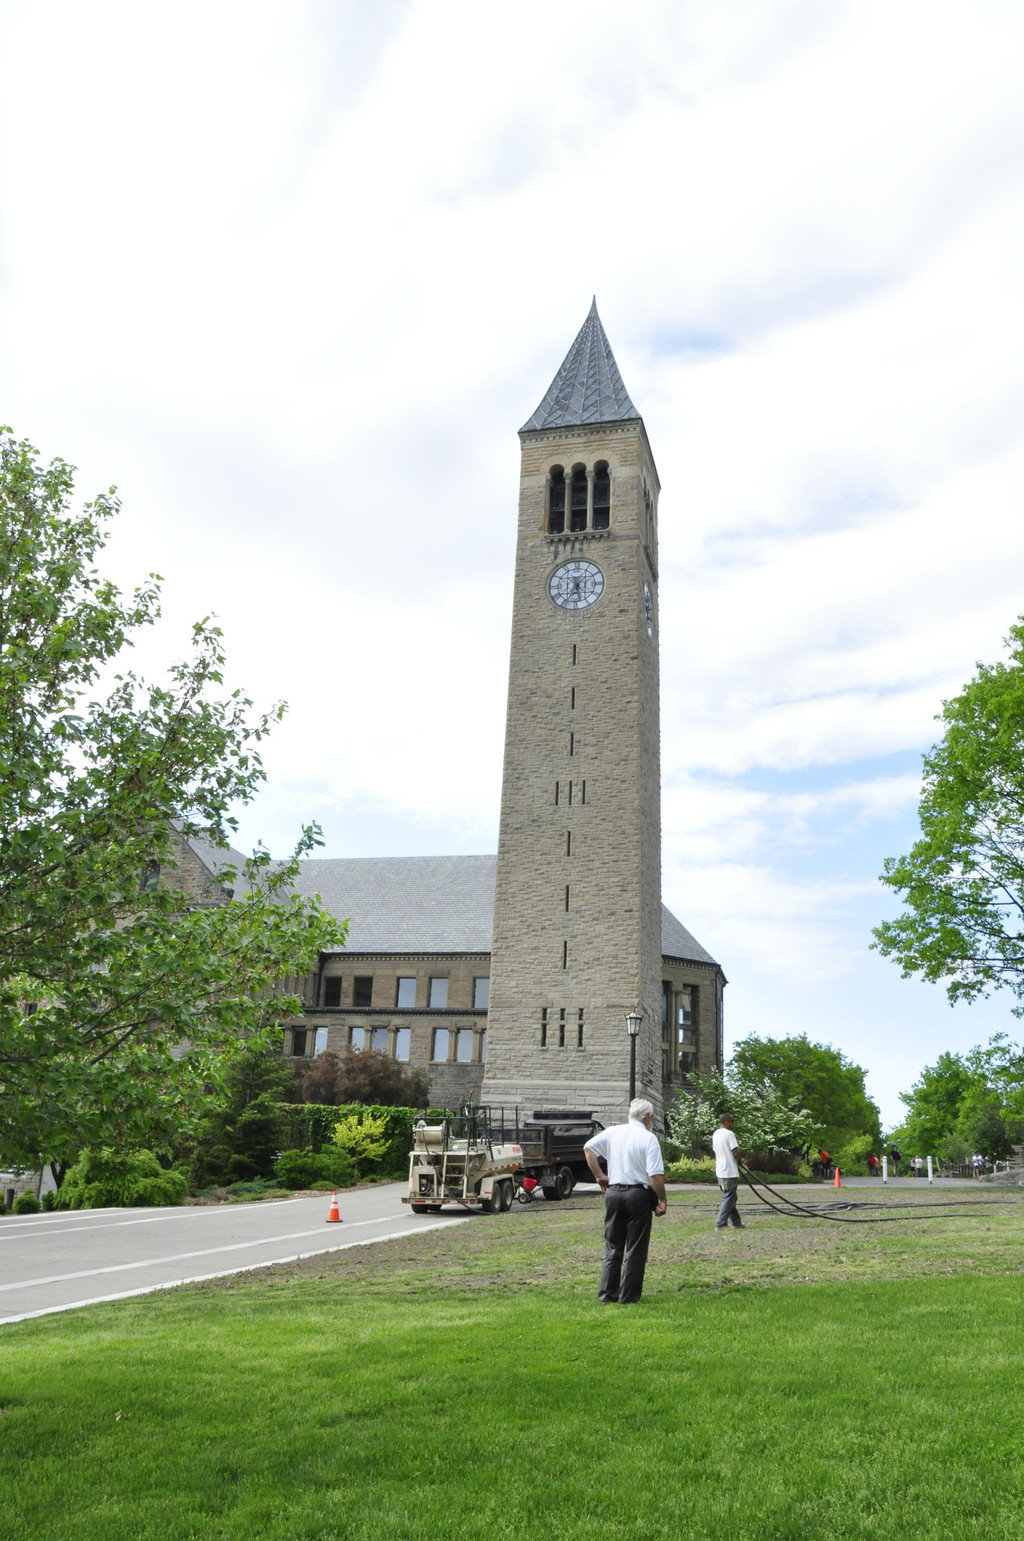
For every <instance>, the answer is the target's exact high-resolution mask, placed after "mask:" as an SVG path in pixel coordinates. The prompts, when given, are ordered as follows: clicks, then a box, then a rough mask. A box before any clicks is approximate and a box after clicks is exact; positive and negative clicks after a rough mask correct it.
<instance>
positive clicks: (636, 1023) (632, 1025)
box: [626, 1011, 644, 1038]
mask: <svg viewBox="0 0 1024 1541" xmlns="http://www.w3.org/2000/svg"><path fill="white" fill-rule="evenodd" d="M643 1019H644V1015H643V1012H642V1011H630V1012H627V1014H626V1031H627V1032H628V1034H629V1036H630V1037H631V1038H638V1037H639V1036H640V1023H641V1022H642V1021H643Z"/></svg>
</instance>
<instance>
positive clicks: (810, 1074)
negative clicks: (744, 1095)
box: [729, 1033, 882, 1150]
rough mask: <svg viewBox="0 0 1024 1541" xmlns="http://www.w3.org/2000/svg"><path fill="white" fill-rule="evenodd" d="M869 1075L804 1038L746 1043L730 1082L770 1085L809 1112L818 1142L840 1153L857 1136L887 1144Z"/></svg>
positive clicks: (738, 1049) (731, 1067) (732, 1067)
mask: <svg viewBox="0 0 1024 1541" xmlns="http://www.w3.org/2000/svg"><path fill="white" fill-rule="evenodd" d="M864 1076H865V1071H864V1070H863V1069H862V1067H861V1066H860V1065H855V1064H854V1063H853V1062H852V1061H851V1060H848V1059H847V1058H846V1056H845V1055H844V1054H841V1053H840V1052H839V1050H838V1049H833V1048H832V1047H831V1046H830V1045H828V1044H823V1043H811V1042H810V1040H809V1039H808V1037H807V1035H806V1033H804V1034H801V1035H800V1037H798V1038H756V1037H754V1036H751V1037H749V1038H744V1039H743V1040H742V1041H741V1042H740V1043H738V1044H736V1046H735V1048H734V1049H733V1053H732V1058H731V1060H730V1062H729V1078H730V1082H731V1083H734V1084H735V1085H737V1086H743V1085H747V1084H755V1085H756V1084H760V1083H764V1082H766V1083H767V1084H768V1085H769V1086H773V1087H774V1088H775V1090H776V1092H777V1093H778V1095H779V1096H780V1097H781V1098H782V1099H783V1100H784V1101H785V1102H789V1103H796V1104H797V1105H798V1106H799V1107H802V1108H806V1109H807V1110H808V1112H809V1113H810V1114H811V1117H812V1119H813V1122H814V1125H815V1138H817V1139H819V1140H823V1141H824V1143H825V1144H826V1145H827V1146H828V1147H829V1149H830V1150H836V1149H838V1148H839V1147H840V1146H841V1145H844V1144H846V1143H847V1141H848V1140H851V1139H853V1138H854V1137H855V1136H857V1135H861V1134H870V1135H871V1137H872V1139H873V1140H875V1141H878V1140H880V1139H881V1136H882V1130H881V1121H880V1115H879V1111H878V1106H877V1104H876V1103H875V1102H873V1101H872V1100H871V1098H870V1097H869V1096H868V1094H867V1091H866V1090H865V1086H864Z"/></svg>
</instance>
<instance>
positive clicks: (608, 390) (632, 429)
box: [285, 304, 725, 1117]
mask: <svg viewBox="0 0 1024 1541" xmlns="http://www.w3.org/2000/svg"><path fill="white" fill-rule="evenodd" d="M520 441H521V446H522V467H521V475H520V495H519V528H518V543H517V555H516V570H515V592H514V605H513V621H512V646H511V659H510V668H509V692H508V714H507V727H506V747H505V763H504V773H503V784H502V800H501V825H500V833H499V845H498V854H497V857H494V856H459V857H456V856H452V857H410V858H397V859H379V860H378V859H373V858H370V859H365V860H360V859H345V860H336V861H330V860H310V861H307V862H305V863H304V864H303V873H302V879H301V886H302V889H303V891H304V892H308V893H314V892H318V893H319V894H320V895H321V897H322V898H323V900H324V902H325V903H326V904H327V906H328V908H329V909H330V910H331V911H332V912H333V913H334V914H336V915H337V916H339V917H344V918H347V919H349V920H350V933H349V940H348V946H347V948H346V950H345V951H344V952H343V953H340V954H337V955H330V956H325V957H324V958H323V959H322V960H321V965H320V968H319V970H318V971H317V973H316V974H315V975H314V976H312V977H311V978H309V979H308V980H305V981H300V982H296V983H297V984H298V985H299V986H300V987H301V993H302V998H303V1002H304V1010H303V1014H302V1017H301V1018H300V1019H297V1020H296V1021H295V1022H294V1023H293V1024H291V1026H290V1028H289V1030H288V1032H287V1034H286V1039H287V1042H286V1046H285V1048H286V1052H290V1053H292V1054H300V1055H302V1054H312V1053H317V1052H320V1051H321V1050H323V1049H324V1048H330V1049H341V1048H343V1047H345V1046H348V1045H352V1046H353V1047H355V1048H365V1047H370V1048H377V1049H381V1050H383V1051H384V1052H386V1053H388V1054H392V1055H394V1056H395V1057H396V1058H398V1059H399V1060H402V1061H404V1062H406V1063H408V1064H409V1065H411V1066H421V1067H423V1068H425V1069H427V1070H428V1071H429V1074H430V1080H431V1090H432V1096H433V1099H434V1100H435V1102H439V1103H446V1104H454V1103H457V1102H458V1101H459V1100H460V1099H461V1098H463V1097H470V1098H476V1097H480V1098H481V1099H482V1100H484V1101H489V1102H494V1103H502V1104H505V1105H511V1104H516V1105H520V1106H528V1107H530V1108H532V1107H533V1106H540V1105H542V1104H548V1105H552V1104H556V1105H560V1106H562V1105H564V1106H576V1107H581V1108H582V1107H585V1108H592V1109H594V1110H595V1111H597V1112H598V1113H599V1115H603V1116H605V1117H608V1116H613V1117H614V1116H618V1115H619V1114H621V1112H622V1110H623V1107H624V1105H625V1100H626V1096H627V1091H628V1078H629V1038H628V1034H627V1031H626V1014H627V1013H628V1012H630V1011H639V1012H640V1013H641V1016H642V1025H641V1030H640V1035H639V1038H638V1040H637V1087H638V1090H639V1091H641V1092H642V1093H643V1094H644V1095H646V1096H649V1097H650V1098H651V1100H652V1101H653V1102H654V1103H655V1106H656V1107H657V1108H658V1109H659V1111H660V1109H661V1107H662V1105H663V1101H664V1097H665V1095H666V1093H667V1092H668V1091H670V1090H671V1088H672V1087H673V1086H674V1085H677V1084H681V1083H682V1082H684V1081H685V1079H686V1077H687V1076H688V1074H689V1073H690V1071H692V1070H693V1069H694V1068H700V1069H702V1070H707V1069H710V1068H711V1067H712V1066H715V1065H720V1064H721V1061H722V991H723V987H724V985H725V976H724V974H723V972H722V969H721V968H720V966H719V965H718V963H717V962H716V961H715V960H714V959H713V958H712V957H711V956H710V954H709V953H707V952H706V951H705V950H704V948H703V947H701V946H700V944H699V943H698V942H697V941H695V939H694V938H693V937H692V936H691V935H690V933H689V932H688V931H687V930H686V929H685V927H684V926H682V925H681V924H680V923H679V921H678V920H676V919H675V917H674V916H673V915H671V914H670V913H669V912H668V911H667V910H665V909H664V907H663V906H662V903H661V866H660V862H661V814H660V804H661V785H660V759H659V741H660V728H659V687H658V645H659V628H658V496H659V491H660V483H659V480H658V473H657V469H656V467H655V463H654V457H653V454H652V451H651V447H650V444H649V442H648V438H647V433H646V429H645V427H644V424H643V420H642V418H641V417H640V415H639V413H638V412H637V410H636V408H635V407H634V405H633V403H632V401H631V400H630V397H629V394H628V392H627V391H626V388H625V386H624V384H623V381H622V377H621V375H620V373H619V369H618V366H617V364H616V362H615V358H614V356H613V354H612V351H611V348H610V346H609V343H608V339H607V337H606V335H605V332H604V328H603V326H602V325H601V321H600V318H599V316H598V313H597V307H596V304H595V305H593V306H592V307H591V310H590V313H589V315H588V316H587V318H586V321H585V322H584V324H583V327H582V328H581V330H580V332H579V334H578V336H577V338H576V340H575V342H574V343H573V346H572V348H571V349H570V350H569V353H568V354H567V356H566V358H565V361H564V362H563V364H562V367H561V368H560V369H559V371H558V373H557V374H556V376H555V378H554V380H553V381H552V383H551V386H550V387H549V389H548V391H547V392H546V394H545V396H544V398H543V400H542V402H541V404H540V406H539V407H538V408H537V410H536V412H535V413H534V414H533V416H532V417H531V418H530V419H529V421H528V422H527V423H526V424H525V425H524V427H523V428H522V429H521V430H520Z"/></svg>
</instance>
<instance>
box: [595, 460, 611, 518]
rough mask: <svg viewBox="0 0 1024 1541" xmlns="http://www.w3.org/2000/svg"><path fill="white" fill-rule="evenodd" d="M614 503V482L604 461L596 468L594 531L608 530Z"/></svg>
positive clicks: (600, 461) (598, 463)
mask: <svg viewBox="0 0 1024 1541" xmlns="http://www.w3.org/2000/svg"><path fill="white" fill-rule="evenodd" d="M611 502H612V482H611V477H610V476H609V475H608V466H607V463H606V462H605V461H604V460H599V461H598V462H597V465H596V466H595V467H594V529H595V530H606V529H607V528H608V524H609V517H610V511H611Z"/></svg>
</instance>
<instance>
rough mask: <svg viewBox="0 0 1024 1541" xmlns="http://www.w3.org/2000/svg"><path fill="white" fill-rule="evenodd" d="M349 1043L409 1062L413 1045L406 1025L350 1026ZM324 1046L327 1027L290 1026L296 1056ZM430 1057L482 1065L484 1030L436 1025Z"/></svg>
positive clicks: (351, 1047) (485, 1035)
mask: <svg viewBox="0 0 1024 1541" xmlns="http://www.w3.org/2000/svg"><path fill="white" fill-rule="evenodd" d="M348 1045H349V1048H350V1049H354V1050H355V1051H356V1052H357V1053H359V1052H361V1051H362V1050H363V1049H372V1050H374V1052H375V1053H377V1054H389V1055H390V1056H391V1058H392V1059H397V1060H401V1061H402V1062H403V1063H408V1060H409V1051H410V1048H411V1045H412V1029H411V1028H409V1027H350V1028H349V1030H348ZM326 1047H327V1029H326V1027H316V1028H313V1027H293V1028H292V1041H291V1052H292V1054H293V1055H294V1056H296V1057H298V1058H303V1059H304V1058H306V1057H308V1056H309V1055H314V1054H322V1053H323V1052H324V1050H325V1049H326ZM430 1057H431V1059H432V1060H438V1061H441V1062H445V1061H448V1060H454V1061H455V1062H456V1063H457V1064H460V1065H472V1064H482V1063H483V1062H484V1061H485V1060H486V1058H487V1029H486V1028H484V1030H483V1031H482V1032H479V1033H478V1032H476V1031H475V1030H474V1029H473V1028H471V1027H459V1028H454V1029H452V1028H448V1027H435V1028H434V1032H433V1037H432V1040H431V1048H430Z"/></svg>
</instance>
